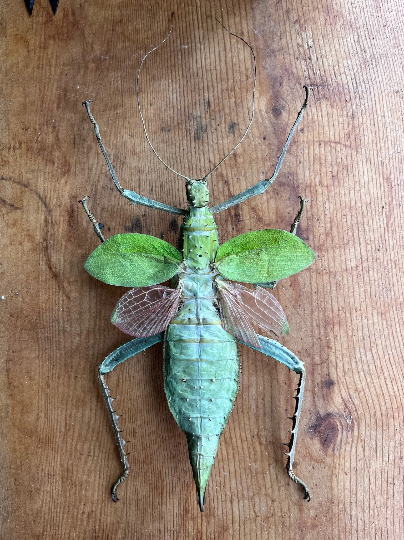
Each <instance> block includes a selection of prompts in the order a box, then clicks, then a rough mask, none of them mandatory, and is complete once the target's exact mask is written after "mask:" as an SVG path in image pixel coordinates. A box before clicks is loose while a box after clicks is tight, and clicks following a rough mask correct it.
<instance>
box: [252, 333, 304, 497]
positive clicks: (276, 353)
mask: <svg viewBox="0 0 404 540" xmlns="http://www.w3.org/2000/svg"><path fill="white" fill-rule="evenodd" d="M258 341H259V342H260V345H261V351H260V352H262V353H264V354H266V355H267V356H271V357H272V358H275V360H278V362H281V364H285V366H287V367H288V368H289V369H292V370H293V371H294V372H295V373H298V374H299V375H300V380H299V383H298V386H297V393H296V396H295V400H296V408H295V412H294V413H293V416H292V417H291V420H292V422H293V425H292V431H291V437H290V442H289V443H288V444H287V445H286V446H287V447H288V448H289V452H287V453H286V455H287V457H288V461H287V463H286V470H287V471H288V475H289V477H290V478H291V479H292V480H293V481H294V482H296V483H297V484H300V485H301V486H302V488H303V489H304V498H305V499H307V500H308V501H310V492H309V488H308V487H307V485H306V484H305V483H304V482H303V480H300V478H298V477H297V476H296V475H295V473H294V471H293V461H294V457H295V451H296V440H297V430H298V427H299V420H300V413H301V409H302V400H303V394H304V384H305V380H306V370H305V369H304V365H303V362H302V361H301V360H299V358H298V357H297V356H296V355H295V354H293V353H292V352H291V351H289V349H287V348H286V347H284V346H283V345H281V344H280V343H278V341H275V340H274V339H269V338H266V337H263V336H258ZM245 345H248V343H246V344H245ZM248 346H249V347H251V345H248ZM251 348H252V349H255V350H257V351H259V350H260V349H258V348H257V347H251Z"/></svg>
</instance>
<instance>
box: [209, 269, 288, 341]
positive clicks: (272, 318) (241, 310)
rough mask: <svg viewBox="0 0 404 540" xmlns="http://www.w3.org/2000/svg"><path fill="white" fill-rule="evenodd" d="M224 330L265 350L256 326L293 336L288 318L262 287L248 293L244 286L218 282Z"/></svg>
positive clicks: (229, 282) (223, 281) (278, 333)
mask: <svg viewBox="0 0 404 540" xmlns="http://www.w3.org/2000/svg"><path fill="white" fill-rule="evenodd" d="M216 286H217V291H218V297H219V311H220V317H221V320H222V326H223V328H224V329H225V330H226V331H227V332H229V334H231V335H232V336H234V337H236V338H237V339H239V340H240V341H242V342H243V343H248V344H249V345H252V346H253V347H256V348H257V349H261V345H260V343H259V340H258V337H257V334H256V332H255V330H254V328H253V324H255V325H257V326H259V327H260V328H261V329H262V330H264V332H266V333H268V334H271V333H273V334H275V335H276V336H281V335H285V334H288V333H289V325H288V321H287V319H286V315H285V313H284V311H283V309H282V307H281V305H280V304H279V302H278V300H277V299H276V298H275V296H273V295H272V294H271V293H269V292H268V291H267V290H265V289H263V288H262V287H256V289H255V290H251V289H248V288H247V287H244V285H240V283H232V282H231V281H227V280H224V279H222V278H221V277H220V276H218V277H217V278H216Z"/></svg>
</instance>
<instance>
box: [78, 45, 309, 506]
mask: <svg viewBox="0 0 404 540" xmlns="http://www.w3.org/2000/svg"><path fill="white" fill-rule="evenodd" d="M146 56H147V55H146ZM308 97H309V89H308V88H307V87H306V99H305V102H304V104H303V106H302V108H301V110H300V112H299V115H298V117H297V119H296V121H295V123H294V125H293V127H292V129H291V131H290V133H289V136H288V139H287V141H286V144H285V146H284V148H283V150H282V154H281V155H280V157H279V159H278V162H277V165H276V168H275V172H274V174H273V175H272V177H271V178H269V179H265V180H262V181H260V182H258V184H256V185H255V186H252V187H251V188H248V189H247V190H245V191H243V192H241V193H239V194H238V195H235V196H234V197H232V198H231V199H229V200H228V201H225V202H223V203H220V204H218V205H216V206H214V207H212V208H211V209H210V210H209V209H208V202H209V191H208V188H207V182H206V179H207V177H208V176H209V175H210V174H211V173H212V172H213V170H215V169H216V168H217V166H216V167H215V169H212V171H210V172H209V173H208V174H207V175H206V176H205V177H204V178H203V179H199V180H196V179H195V180H193V179H189V178H187V183H186V189H187V199H188V203H189V209H188V210H187V211H186V210H183V209H181V208H177V207H172V206H168V205H166V204H164V203H161V202H158V201H154V200H151V199H147V198H146V197H142V196H141V195H138V194H137V193H135V192H133V191H129V190H125V189H123V188H122V187H121V186H120V184H119V181H118V178H117V176H116V174H115V171H114V168H113V166H112V163H111V161H110V159H109V157H108V155H107V153H106V150H105V148H104V145H103V143H102V141H101V136H100V130H99V126H98V124H97V123H96V121H95V119H94V117H93V116H92V114H91V111H90V106H89V103H90V102H89V101H86V102H85V106H86V109H87V113H88V115H89V118H90V120H91V122H92V124H93V125H94V132H95V134H96V137H97V140H98V142H99V144H100V147H101V150H102V152H103V155H104V157H105V159H106V161H107V165H108V168H109V170H110V173H111V175H112V178H113V181H114V183H115V185H116V187H117V189H118V190H119V192H120V193H121V195H123V196H124V197H125V198H127V199H128V200H129V201H130V202H132V203H133V204H140V205H144V206H146V207H149V208H158V209H160V210H164V211H166V212H169V213H171V214H176V215H183V216H184V223H183V224H182V227H181V240H180V245H181V249H182V253H181V252H180V251H178V250H177V249H175V248H174V247H173V246H171V245H169V244H167V242H165V241H164V240H161V239H159V238H155V237H152V236H148V235H143V234H137V233H131V234H118V235H116V236H113V237H111V238H109V239H108V240H105V239H104V236H103V234H102V232H101V228H100V226H99V223H98V222H97V221H96V219H95V218H94V216H93V215H92V214H91V212H90V211H89V210H88V208H87V204H86V198H84V199H83V200H82V201H81V202H82V204H83V207H84V209H85V211H86V213H87V215H88V217H89V219H90V221H91V222H92V223H93V227H94V231H95V232H96V234H97V236H98V237H99V239H100V240H101V242H102V244H101V245H100V246H99V247H98V248H97V249H95V250H94V251H93V253H92V254H91V255H90V256H89V257H88V259H87V261H86V264H85V268H86V270H87V271H88V272H89V273H90V274H91V275H92V276H94V277H95V278H97V279H100V280H101V281H103V282H104V283H109V284H111V285H118V286H126V287H134V288H135V289H133V290H132V291H128V293H126V294H125V295H124V296H123V297H122V298H121V300H120V301H119V302H118V304H117V307H116V308H115V311H114V313H113V316H112V322H113V323H114V324H116V325H117V326H118V327H120V328H121V329H123V331H125V332H127V333H128V334H129V335H132V336H135V339H133V340H132V341H130V342H128V343H125V344H124V345H121V346H120V347H118V349H116V350H115V351H113V352H112V353H111V354H109V355H108V356H107V357H106V358H105V360H104V361H103V362H102V364H101V365H100V366H99V370H98V378H99V381H100V385H101V390H102V393H103V397H104V400H105V403H106V406H107V410H108V414H109V416H110V419H111V422H112V426H113V429H114V433H115V437H116V440H117V444H118V449H119V453H120V458H121V462H122V464H123V473H122V474H121V476H120V477H119V478H118V480H117V481H116V482H115V484H114V485H113V487H112V493H111V494H112V499H113V501H117V500H118V496H117V487H118V486H119V485H120V484H121V483H122V482H123V481H124V480H125V479H126V478H127V477H128V475H129V469H130V465H129V461H128V459H127V456H128V454H127V453H126V451H125V444H126V443H125V441H124V439H123V438H122V435H121V429H120V428H119V424H118V415H117V414H116V412H115V410H114V407H113V403H112V402H113V398H111V394H110V391H109V388H108V385H107V383H106V381H105V377H104V376H105V374H107V373H110V372H111V371H112V370H113V369H114V368H115V367H116V366H117V365H119V364H120V363H122V362H124V361H125V360H126V359H128V358H131V357H133V356H135V355H136V354H138V353H139V352H141V351H144V350H145V349H147V348H148V347H150V346H152V345H154V344H156V343H159V342H160V341H162V340H163V339H164V341H165V346H164V386H165V392H166V396H167V400H168V404H169V407H170V410H171V412H172V413H173V415H174V418H175V419H176V421H177V423H178V425H179V426H180V428H181V429H182V430H183V431H184V433H185V435H186V438H187V442H188V448H189V455H190V460H191V465H192V468H193V473H194V479H195V483H196V487H197V494H198V503H199V506H200V509H201V510H203V507H204V498H205V490H206V485H207V482H208V479H209V475H210V471H211V469H212V466H213V463H214V459H215V456H216V453H217V449H218V445H219V439H220V436H221V434H222V432H223V429H224V428H225V426H226V423H227V420H228V417H229V415H230V412H231V410H232V408H233V403H234V401H235V398H236V395H237V390H238V380H239V374H240V364H239V356H238V350H237V342H238V341H239V342H241V343H244V344H245V345H247V346H249V347H252V348H253V349H256V350H259V351H261V352H262V353H263V354H265V355H267V356H271V357H273V358H275V359H276V360H277V361H279V362H281V363H282V364H284V365H286V366H287V367H288V368H289V369H292V370H293V371H294V372H295V373H297V374H299V375H300V379H299V383H298V387H297V394H296V396H295V399H296V408H295V412H294V414H293V416H292V430H291V438H290V442H289V445H288V447H289V452H288V453H287V454H286V455H287V456H288V461H287V465H286V469H287V471H288V474H289V477H290V478H291V479H292V480H293V481H294V482H296V483H298V484H300V485H301V486H302V487H303V488H304V491H305V495H304V496H305V498H306V499H307V500H310V494H309V490H308V488H307V486H306V484H305V483H304V482H303V481H302V480H300V479H299V478H298V477H297V476H296V475H295V473H294V471H293V461H294V455H295V447H296V436H297V429H298V423H299V417H300V412H301V404H302V397H303V391H304V384H305V369H304V366H303V362H301V361H300V360H299V359H298V358H297V357H296V356H295V355H294V354H293V353H292V352H291V351H289V350H288V349H286V347H283V346H282V345H281V344H280V343H278V342H277V341H275V340H272V339H269V338H267V337H264V336H261V335H259V334H255V332H254V329H252V328H251V332H250V331H247V333H246V332H245V329H246V328H247V329H248V324H249V323H248V320H247V319H245V317H246V316H247V315H248V314H250V315H249V316H250V317H252V319H251V320H252V321H255V322H256V323H257V324H258V326H261V327H262V328H263V329H264V330H265V328H268V326H267V325H266V323H265V321H264V324H260V322H261V323H262V321H263V320H264V319H265V317H264V319H262V310H263V309H264V311H265V313H267V312H266V310H265V307H266V306H269V308H270V309H272V308H274V306H275V304H274V303H273V302H272V301H268V302H269V303H266V300H263V299H262V292H260V289H259V288H257V289H256V292H254V293H252V292H251V291H250V292H248V295H249V296H248V299H247V297H246V300H245V301H241V300H240V301H239V300H238V298H239V297H238V293H237V291H242V289H245V290H246V291H247V289H246V288H245V287H243V286H240V285H239V286H238V288H237V287H235V285H233V286H232V287H233V289H232V290H233V293H231V292H229V291H230V290H231V287H230V289H229V280H230V281H231V280H234V281H240V282H244V283H252V284H255V285H261V286H262V287H270V288H273V287H274V286H275V285H276V282H277V281H278V280H279V279H283V278H286V277H288V276H290V275H292V274H295V273H296V272H300V271H301V270H303V269H304V268H306V267H307V266H309V265H310V264H311V263H312V262H313V260H314V258H315V254H314V252H313V251H312V250H311V249H310V248H309V246H307V245H306V244H305V243H304V242H303V241H302V240H300V239H299V238H297V237H296V236H295V232H296V227H297V224H298V223H299V221H300V217H301V214H302V212H303V208H304V202H305V201H304V199H302V198H301V208H300V210H299V213H298V214H297V216H296V218H295V220H294V222H293V224H292V228H291V232H290V233H289V232H286V231H283V230H278V229H269V230H261V231H253V232H248V233H245V234H242V235H240V236H237V237H235V238H233V239H231V240H229V241H227V242H226V243H225V244H223V245H222V246H221V247H219V242H218V236H217V227H216V224H215V221H214V219H213V215H212V214H213V213H217V212H220V211H222V210H226V209H227V208H230V207H231V206H234V205H236V204H240V203H241V202H243V201H245V200H247V199H249V198H250V197H253V196H255V195H259V194H260V193H263V192H264V191H265V190H266V189H267V188H268V187H269V186H270V185H271V184H272V182H273V181H274V180H275V178H276V176H277V174H278V172H279V170H280V166H281V164H282V161H283V158H284V156H285V153H286V150H287V148H288V146H289V143H290V141H291V138H292V135H293V133H294V131H295V129H296V127H297V125H298V124H299V122H300V119H301V117H302V115H303V112H304V110H305V108H306V105H307V100H308ZM250 125H251V123H250ZM247 131H248V129H247ZM243 138H244V137H243ZM240 142H241V141H240ZM149 143H150V141H149ZM239 144H240V143H239ZM237 146H238V145H237ZM235 148H236V147H235ZM235 148H234V149H235ZM234 149H233V150H232V152H233V151H234ZM153 150H154V149H153ZM155 153H156V152H155ZM230 153H231V152H230ZM156 155H157V157H159V156H158V154H157V153H156ZM228 155H230V154H228ZM226 157H227V156H226ZM159 159H160V160H161V158H160V157H159ZM225 159H226V158H225ZM222 161H223V160H222ZM220 163H221V162H220ZM220 163H219V164H220ZM171 170H172V169H171ZM174 172H175V171H174ZM181 176H183V175H181ZM184 178H186V177H184ZM169 279H173V281H174V283H175V285H174V286H176V287H177V291H175V290H172V289H167V287H163V286H159V285H158V284H161V283H163V282H165V281H167V280H169ZM226 281H227V285H226ZM226 287H227V288H226ZM231 294H233V296H232V300H231V306H230V304H228V305H227V307H226V302H227V303H228V302H229V296H228V295H231ZM240 294H241V292H240ZM243 294H247V293H245V292H244V293H243ZM226 295H227V296H226ZM251 297H253V298H254V301H253V304H251V303H250V302H251ZM226 298H227V299H226ZM274 300H275V299H274ZM170 302H171V303H170ZM240 302H241V303H240ZM243 302H245V303H244V305H243ZM254 302H256V304H255V307H254ZM257 302H261V304H260V305H261V307H259V306H258V303H257ZM271 302H272V304H271ZM275 302H276V300H275ZM178 306H179V307H178ZM223 306H225V309H223ZM251 306H252V307H251ZM271 306H272V307H271ZM279 308H280V306H279ZM280 309H281V308H280ZM117 310H118V311H117ZM232 310H233V311H232ZM234 310H235V311H234ZM259 310H261V314H260V311H259ZM252 313H255V315H254V316H253V315H252ZM274 313H275V314H274ZM267 314H268V317H269V318H271V317H273V320H274V321H275V320H276V310H275V311H274V312H273V313H272V315H271V312H270V311H268V313H267ZM282 314H283V312H282ZM278 315H279V312H278ZM283 315H284V314H283ZM126 317H128V319H126ZM254 317H255V318H254ZM282 320H283V321H284V323H285V325H284V329H285V328H287V323H286V317H285V318H284V319H283V318H282V317H281V321H282ZM247 323H248V324H247ZM127 325H128V326H127ZM246 325H247V326H246ZM224 328H227V329H228V330H229V332H232V334H234V336H236V337H234V336H233V335H231V334H230V333H228V332H227V331H226V330H224ZM271 328H272V327H271V326H269V329H270V330H271ZM240 329H241V331H240ZM164 331H165V333H164ZM249 332H250V333H249ZM280 333H282V332H280ZM252 334H254V335H253V336H252ZM249 336H250V337H249ZM254 336H255V337H254Z"/></svg>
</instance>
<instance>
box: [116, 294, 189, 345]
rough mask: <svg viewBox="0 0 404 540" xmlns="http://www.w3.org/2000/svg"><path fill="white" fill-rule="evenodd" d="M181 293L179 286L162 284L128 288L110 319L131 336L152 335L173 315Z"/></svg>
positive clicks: (163, 328)
mask: <svg viewBox="0 0 404 540" xmlns="http://www.w3.org/2000/svg"><path fill="white" fill-rule="evenodd" d="M180 296H181V289H169V288H168V287H164V286H162V285H157V286H152V287H139V288H136V289H131V290H130V291H128V292H127V293H125V294H124V295H123V296H122V298H121V299H120V300H119V302H118V303H117V305H116V307H115V309H114V312H113V313H112V316H111V322H112V323H113V324H114V325H115V326H117V327H118V328H119V329H120V330H122V331H123V332H125V333H126V334H129V335H131V336H135V337H147V336H154V335H155V334H158V333H159V332H163V331H164V330H166V328H167V327H168V325H169V324H170V321H171V319H173V318H174V316H175V313H176V311H177V308H178V302H179V300H180Z"/></svg>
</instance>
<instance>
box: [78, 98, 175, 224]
mask: <svg viewBox="0 0 404 540" xmlns="http://www.w3.org/2000/svg"><path fill="white" fill-rule="evenodd" d="M91 102H92V100H91V99H88V100H87V101H84V102H83V105H84V107H85V108H86V110H87V114H88V117H89V119H90V122H91V123H92V124H93V126H94V133H95V136H96V137H97V141H98V144H99V145H100V148H101V152H102V153H103V156H104V158H105V161H106V162H107V165H108V169H109V172H110V173H111V176H112V180H113V181H114V184H115V186H116V188H117V189H118V191H119V193H120V194H121V195H123V196H124V197H126V198H127V199H128V200H129V201H130V202H131V203H133V204H140V205H142V206H148V207H149V208H154V209H156V210H164V211H165V212H169V213H170V214H177V215H184V214H186V210H183V209H182V208H177V207H175V206H169V205H168V204H164V203H161V202H158V201H153V199H148V198H147V197H143V196H142V195H138V194H137V193H135V192H134V191H129V190H128V189H123V188H122V187H121V185H120V183H119V180H118V177H117V175H116V172H115V169H114V167H113V165H112V163H111V160H110V159H109V157H108V154H107V151H106V150H105V147H104V144H103V142H102V140H101V134H100V128H99V125H98V124H97V122H96V121H95V118H94V116H93V115H92V113H91V110H90V103H91Z"/></svg>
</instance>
